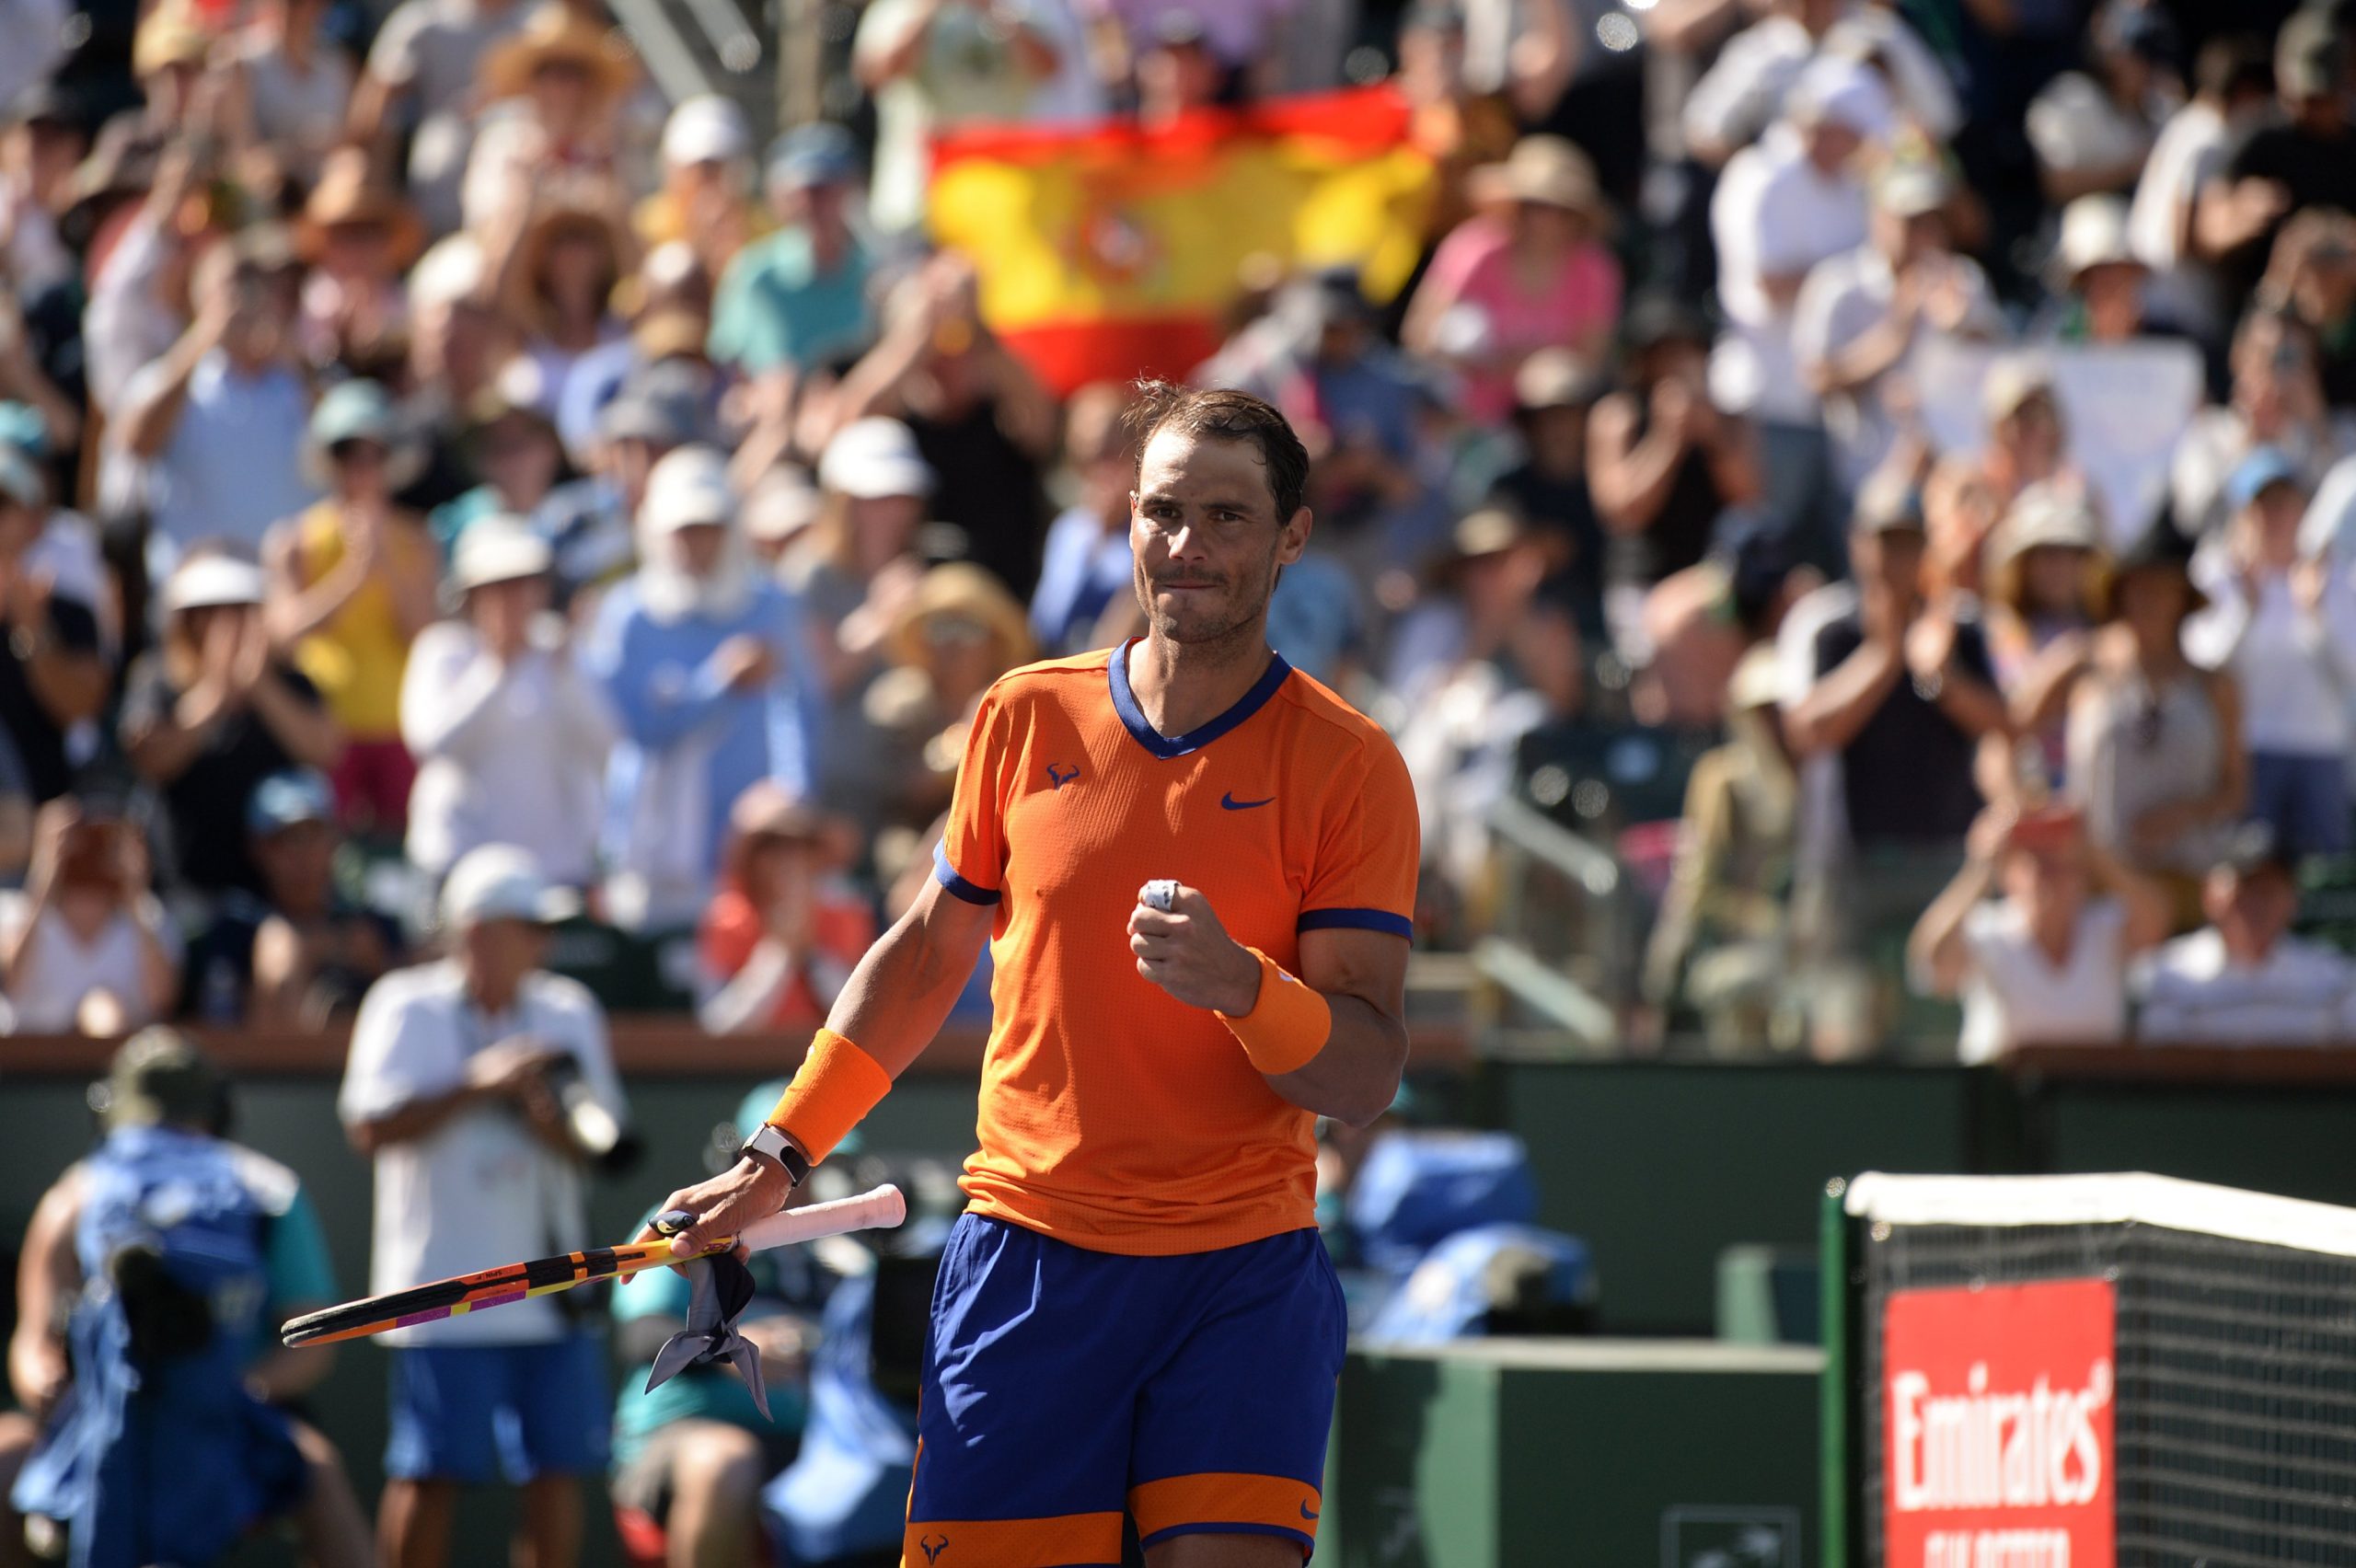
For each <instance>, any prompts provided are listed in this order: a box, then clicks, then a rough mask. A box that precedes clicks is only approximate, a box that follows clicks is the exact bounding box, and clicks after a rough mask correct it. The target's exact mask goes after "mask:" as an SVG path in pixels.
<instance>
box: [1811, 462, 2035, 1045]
mask: <svg viewBox="0 0 2356 1568" xmlns="http://www.w3.org/2000/svg"><path fill="white" fill-rule="evenodd" d="M1924 546H1925V540H1924V535H1923V519H1922V514H1921V513H1920V511H1919V510H1918V509H1917V508H1916V506H1915V505H1914V504H1913V502H1912V501H1911V497H1909V496H1907V495H1905V494H1904V493H1902V492H1900V491H1897V490H1895V489H1894V487H1890V486H1888V485H1876V486H1871V487H1868V489H1867V490H1866V493H1865V495H1864V496H1862V497H1860V498H1859V501H1858V503H1857V511H1856V515H1855V517H1854V521H1853V522H1852V524H1851V525H1850V533H1849V553H1850V562H1851V570H1852V572H1853V574H1854V577H1855V579H1856V583H1857V589H1856V604H1855V607H1854V609H1851V610H1848V611H1846V612H1845V613H1843V614H1842V615H1839V616H1838V617H1834V618H1833V619H1831V620H1830V621H1829V622H1827V623H1826V624H1824V625H1822V626H1821V627H1820V628H1819V629H1817V631H1816V632H1815V660H1814V671H1815V682H1814V684H1813V686H1811V687H1810V688H1809V690H1808V692H1807V696H1806V697H1805V698H1803V699H1802V700H1801V701H1800V702H1798V703H1797V704H1796V706H1794V707H1793V708H1791V709H1789V710H1788V711H1787V713H1786V714H1785V718H1784V723H1785V728H1786V731H1787V732H1788V734H1789V736H1790V740H1791V744H1792V748H1793V750H1794V751H1795V752H1796V754H1797V755H1800V756H1802V757H1809V756H1819V755H1821V756H1833V757H1837V758H1839V760H1840V767H1839V781H1840V782H1839V791H1840V800H1841V801H1842V810H1841V822H1842V833H1841V835H1840V842H1839V847H1838V849H1837V850H1836V851H1835V858H1834V859H1832V861H1831V863H1830V864H1829V865H1826V866H1824V867H1821V868H1818V867H1811V868H1810V870H1811V872H1812V873H1813V874H1815V875H1817V876H1818V877H1819V882H1818V883H1817V885H1816V886H1815V887H1814V888H1813V889H1812V890H1810V891H1809V892H1808V893H1807V894H1804V896H1805V897H1806V898H1807V905H1806V908H1805V910H1804V912H1803V914H1802V916H1801V918H1803V919H1804V920H1805V921H1807V925H1806V927H1805V928H1804V935H1805V937H1806V940H1808V941H1810V943H1811V944H1812V945H1813V946H1814V948H1815V950H1816V951H1817V952H1818V953H1819V955H1820V956H1821V957H1822V958H1823V959H1824V960H1825V961H1826V962H1827V963H1828V966H1829V967H1828V973H1827V974H1826V976H1825V981H1824V986H1823V989H1822V993H1821V994H1822V996H1823V997H1824V1000H1825V1004H1826V1009H1827V1010H1826V1011H1825V1012H1824V1013H1823V1014H1820V1015H1819V1017H1820V1018H1821V1019H1826V1020H1830V1021H1829V1023H1826V1024H1823V1025H1822V1026H1821V1027H1823V1028H1824V1030H1825V1032H1823V1033H1820V1034H1819V1050H1823V1051H1827V1052H1830V1053H1833V1054H1844V1053H1846V1052H1848V1051H1850V1050H1853V1049H1855V1048H1856V1047H1857V1046H1859V1045H1860V1044H1862V1043H1864V1042H1865V1041H1866V1040H1877V1039H1879V1038H1883V1036H1882V1035H1881V1034H1880V1032H1879V1031H1880V1030H1882V1029H1886V1028H1888V1026H1889V1025H1890V1024H1891V1023H1892V1022H1893V1021H1894V1017H1893V1010H1892V1009H1894V1006H1895V1004H1896V1000H1897V997H1898V994H1899V992H1898V986H1899V979H1900V968H1901V965H1900V954H1899V953H1898V952H1897V951H1895V950H1894V949H1892V948H1891V947H1890V946H1889V944H1888V941H1887V938H1888V936H1889V935H1890V934H1892V933H1894V932H1899V931H1903V930H1905V929H1907V928H1910V927H1911V926H1912V925H1913V923H1914V921H1915V920H1916V919H1917V918H1918V917H1920V916H1921V915H1922V913H1923V909H1924V908H1925V907H1927V906H1928V905H1929V904H1930V902H1931V899H1932V897H1933V895H1934V894H1935V893H1936V892H1937V890H1938V889H1939V887H1941V886H1942V885H1944V883H1945V882H1946V880H1947V879H1948V877H1950V876H1951V875H1952V874H1953V873H1954V870H1955V861H1956V850H1957V847H1958V845H1959V844H1960V843H1961V841H1962V839H1963V836H1964V834H1965V832H1966V830H1967V829H1969V827H1970V825H1971V823H1972V820H1973V818H1974V817H1975V816H1977V815H1978V813H1979V812H1980V809H1981V796H1980V790H1979V789H1978V787H1977V785H1976V783H1975V782H1974V764H1975V754H1976V751H1977V748H1978V746H1979V743H1980V741H1981V738H1982V737H1983V736H1987V735H1991V734H2001V733H2002V732H2003V731H2004V721H2005V716H2004V700H2003V698H2000V697H1998V696H1997V695H1996V692H1995V689H1994V686H1993V682H1994V678H1995V676H1994V672H1993V671H1992V669H1991V667H1990V664H1989V660H1988V649H1987V643H1986V640H1985V639H1984V637H1983V635H1982V633H1981V628H1980V627H1979V625H1978V624H1977V622H1976V621H1974V620H1972V619H1970V618H1969V617H1967V616H1966V615H1965V614H1964V613H1963V607H1962V606H1961V605H1958V603H1957V602H1956V601H1955V599H1954V597H1953V596H1952V595H1949V596H1946V597H1944V598H1934V597H1932V596H1930V595H1928V594H1925V593H1924V591H1923V555H1924ZM1850 1009H1856V1010H1854V1011H1851V1010H1850Z"/></svg>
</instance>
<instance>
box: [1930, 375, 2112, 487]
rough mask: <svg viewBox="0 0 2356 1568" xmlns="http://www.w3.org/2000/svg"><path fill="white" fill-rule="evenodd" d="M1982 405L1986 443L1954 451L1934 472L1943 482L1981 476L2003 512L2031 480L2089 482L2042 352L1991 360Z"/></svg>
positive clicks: (1983, 386) (1960, 480)
mask: <svg viewBox="0 0 2356 1568" xmlns="http://www.w3.org/2000/svg"><path fill="white" fill-rule="evenodd" d="M1980 411H1981V416H1982V417H1983V418H1984V419H1985V420H1986V421H1987V422H1988V440H1987V444H1986V445H1984V446H1982V447H1981V449H1980V451H1979V452H1978V453H1977V454H1974V455H1970V456H1961V455H1950V456H1949V457H1948V458H1947V459H1946V461H1945V462H1944V463H1942V464H1941V465H1940V468H1941V472H1940V474H1938V475H1937V476H1935V478H1936V479H1937V480H1938V481H1939V482H1942V483H1946V484H1958V485H1960V484H1964V483H1965V482H1966V481H1967V480H1976V481H1978V485H1979V487H1980V488H1981V490H1983V491H1984V493H1985V499H1986V501H1987V502H1990V503H1991V504H1992V506H1993V508H1994V516H1999V517H2001V516H2002V515H2003V514H2004V509H2005V508H2006V507H2009V506H2010V505H2012V503H2013V502H2014V500H2015V498H2016V497H2018V496H2019V495H2020V493H2021V492H2022V491H2023V490H2027V488H2028V487H2029V486H2031V485H2036V484H2044V483H2047V482H2049V481H2051V480H2056V479H2066V480H2074V481H2076V482H2079V483H2083V482H2084V481H2083V479H2082V478H2079V476H2078V475H2077V474H2076V473H2075V471H2074V470H2073V468H2072V467H2071V464H2070V446H2069V432H2068V427H2067V426H2065V425H2064V424H2063V422H2062V419H2061V393H2060V391H2059V390H2058V389H2057V388H2056V387H2055V386H2054V385H2053V368H2052V366H2051V365H2050V364H2049V363H2047V362H2046V361H2045V359H2044V358H2043V357H2042V356H2040V355H2037V354H2032V353H2016V354H2006V355H2004V357H2002V358H2000V359H1998V360H1997V361H1996V362H1995V363H1993V364H1991V365H1990V366H1989V367H1988V374H1987V376H1986V377H1985V378H1984V379H1983V380H1982V381H1981V384H1980ZM1956 499H1957V500H1958V501H1962V500H1966V499H1968V498H1966V497H1962V496H1958V497H1957V498H1956Z"/></svg>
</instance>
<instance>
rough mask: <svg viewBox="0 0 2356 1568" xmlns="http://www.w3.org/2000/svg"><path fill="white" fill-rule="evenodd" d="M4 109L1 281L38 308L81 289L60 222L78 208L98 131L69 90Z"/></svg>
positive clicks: (25, 97) (34, 95)
mask: <svg viewBox="0 0 2356 1568" xmlns="http://www.w3.org/2000/svg"><path fill="white" fill-rule="evenodd" d="M0 104H5V105H6V120H5V121H0V276H6V277H7V278H8V279H9V280H10V281H11V282H13V283H14V284H15V287H16V290H17V294H18V297H19V298H21V299H25V300H30V299H33V298H35V297H36V296H38V295H39V294H41V292H42V291H44V290H46V289H49V288H52V287H54V286H56V285H57V284H60V283H64V282H68V281H69V280H74V281H78V278H79V269H78V268H77V266H76V265H75V260H74V257H73V255H72V253H71V252H70V251H69V250H68V249H67V248H66V246H65V242H64V239H63V237H61V236H60V235H59V234H58V228H57V220H58V219H59V218H60V217H61V216H63V215H64V212H65V209H66V208H67V207H68V206H69V205H70V204H71V203H72V202H73V200H74V183H75V181H74V175H75V167H77V166H78V165H79V164H80V163H81V161H82V158H83V156H84V155H85V154H86V153H87V152H88V151H89V147H90V128H89V124H88V121H87V111H86V110H84V108H83V106H82V104H81V102H80V100H79V99H78V98H75V95H74V94H73V93H72V92H71V91H69V90H68V89H66V88H64V87H59V86H47V85H40V86H29V87H27V88H26V89H25V90H24V91H22V92H20V93H17V94H16V95H15V96H13V97H11V98H0Z"/></svg>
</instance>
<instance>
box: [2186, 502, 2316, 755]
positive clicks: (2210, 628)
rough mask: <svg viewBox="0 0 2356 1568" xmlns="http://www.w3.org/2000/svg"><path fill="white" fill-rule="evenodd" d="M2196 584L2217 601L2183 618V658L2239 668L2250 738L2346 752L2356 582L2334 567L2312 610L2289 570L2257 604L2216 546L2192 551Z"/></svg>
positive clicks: (2263, 585)
mask: <svg viewBox="0 0 2356 1568" xmlns="http://www.w3.org/2000/svg"><path fill="white" fill-rule="evenodd" d="M2192 581H2193V582H2194V583H2196V584H2197V585H2198V586H2199V587H2200V590H2201V592H2203V593H2205V594H2208V595H2209V605H2208V607H2207V608H2206V609H2203V610H2201V611H2200V612H2199V613H2198V614H2196V615H2194V616H2192V617H2189V618H2188V619H2187V620H2186V621H2185V623H2184V652H2185V656H2186V657H2187V658H2189V659H2190V660H2191V661H2192V662H2193V663H2197V664H2200V665H2201V666H2203V667H2204V668H2207V669H2212V670H2216V669H2230V670H2231V671H2232V672H2233V675H2234V681H2235V685H2236V686H2239V687H2240V688H2241V695H2242V738H2243V741H2244V744H2246V745H2247V746H2248V747H2249V749H2250V750H2251V751H2254V752H2268V753H2274V754H2279V755H2287V756H2340V755H2346V754H2347V753H2348V752H2349V751H2350V747H2351V746H2356V723H2351V721H2350V706H2349V704H2350V698H2356V582H2350V580H2349V578H2348V575H2347V573H2345V572H2337V571H2336V572H2332V573H2330V574H2329V575H2328V576H2327V577H2326V579H2325V581H2324V588H2323V601H2322V603H2321V604H2320V605H2317V606H2316V611H2315V612H2314V613H2312V614H2310V613H2309V612H2308V611H2307V610H2306V609H2305V608H2304V606H2303V605H2300V603H2299V602H2298V598H2297V596H2296V595H2295V594H2293V593H2292V587H2291V581H2290V579H2289V578H2288V577H2285V576H2281V575H2274V576H2269V577H2267V578H2265V579H2264V580H2263V581H2261V582H2259V583H2258V603H2257V604H2256V605H2252V604H2251V603H2250V601H2249V596H2248V594H2247V592H2246V590H2245V588H2244V586H2243V583H2242V580H2241V574H2240V573H2239V572H2237V571H2235V569H2234V565H2233V562H2232V560H2231V559H2230V557H2229V556H2228V555H2227V552H2226V551H2225V550H2224V549H2223V548H2217V547H2212V548H2205V549H2203V550H2201V551H2200V553H2199V554H2197V555H2196V556H2194V557H2193V560H2192Z"/></svg>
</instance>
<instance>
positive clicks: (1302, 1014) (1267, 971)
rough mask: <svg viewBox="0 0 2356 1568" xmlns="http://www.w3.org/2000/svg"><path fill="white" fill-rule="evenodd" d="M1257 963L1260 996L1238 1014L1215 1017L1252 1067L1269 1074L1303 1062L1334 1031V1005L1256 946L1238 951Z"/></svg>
mask: <svg viewBox="0 0 2356 1568" xmlns="http://www.w3.org/2000/svg"><path fill="white" fill-rule="evenodd" d="M1243 951H1245V952H1248V953H1250V954H1251V955H1252V956H1253V958H1256V959H1258V960H1259V961H1260V995H1259V997H1258V999H1257V1000H1255V1001H1254V1002H1253V1004H1252V1010H1251V1011H1250V1012H1248V1013H1245V1014H1244V1015H1243V1016H1242V1018H1230V1017H1228V1015H1227V1014H1225V1013H1220V1014H1219V1015H1218V1020H1219V1022H1221V1023H1223V1024H1225V1025H1227V1031H1228V1032H1229V1033H1230V1034H1232V1035H1234V1036H1235V1037H1236V1039H1238V1040H1240V1041H1242V1043H1243V1055H1245V1056H1247V1057H1248V1058H1250V1060H1251V1063H1252V1065H1253V1066H1255V1067H1257V1068H1259V1069H1260V1070H1261V1071H1262V1072H1264V1073H1265V1074H1267V1075H1268V1076H1269V1077H1270V1078H1275V1077H1276V1076H1278V1075H1279V1074H1282V1073H1293V1072H1299V1070H1300V1069H1301V1068H1303V1067H1305V1066H1308V1065H1309V1063H1310V1060H1311V1058H1312V1057H1314V1056H1315V1055H1317V1053H1318V1052H1320V1051H1322V1050H1323V1049H1325V1042H1326V1040H1327V1038H1328V1037H1329V1036H1331V1035H1332V1034H1333V1032H1334V1007H1333V1004H1332V1003H1330V1002H1328V1001H1327V1000H1326V999H1325V998H1324V997H1322V996H1320V995H1319V994H1318V993H1317V992H1316V991H1314V990H1312V989H1311V988H1310V987H1309V986H1304V985H1302V984H1301V983H1300V982H1299V980H1297V979H1295V978H1294V977H1293V976H1291V975H1289V974H1286V973H1285V972H1284V967H1283V966H1282V965H1281V964H1279V963H1276V960H1275V959H1273V958H1270V957H1269V956H1268V955H1267V954H1266V953H1265V952H1262V951H1260V950H1259V949H1258V948H1254V947H1248V948H1245V949H1244V950H1243Z"/></svg>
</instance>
